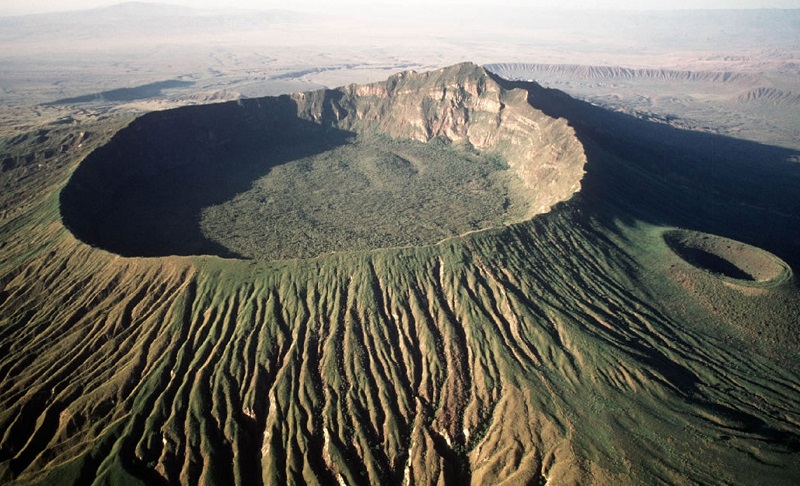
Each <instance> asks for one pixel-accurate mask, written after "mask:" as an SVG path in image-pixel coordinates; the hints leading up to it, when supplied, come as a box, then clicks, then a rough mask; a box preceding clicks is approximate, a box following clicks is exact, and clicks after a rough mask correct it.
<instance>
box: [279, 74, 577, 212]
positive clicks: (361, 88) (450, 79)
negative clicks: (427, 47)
mask: <svg viewBox="0 0 800 486" xmlns="http://www.w3.org/2000/svg"><path fill="white" fill-rule="evenodd" d="M527 97H528V93H527V92H526V91H524V90H521V89H513V90H506V89H503V88H502V87H501V86H500V85H499V84H498V83H497V82H496V81H495V80H494V79H493V78H492V77H491V76H490V75H489V74H488V73H487V72H486V71H485V70H484V69H483V68H482V67H480V66H476V65H474V64H471V63H465V64H458V65H456V66H452V67H449V68H445V69H440V70H438V71H433V72H428V73H422V74H420V73H415V72H413V71H410V72H403V73H399V74H396V75H394V76H392V77H391V78H389V79H388V80H387V81H385V82H380V83H373V84H366V85H350V86H346V87H343V88H339V89H336V90H326V91H315V92H311V93H298V94H295V95H292V99H294V100H295V101H296V102H297V105H298V116H300V117H301V118H304V119H307V120H312V121H314V122H316V123H321V124H328V125H331V126H335V127H338V128H340V129H344V130H352V131H355V132H360V133H375V132H377V133H383V134H386V135H389V136H390V137H394V138H407V139H412V140H418V141H422V142H427V141H429V140H431V139H434V138H439V139H444V140H446V141H449V142H452V143H454V144H468V145H469V146H471V147H473V148H475V149H477V150H480V151H487V152H493V153H497V154H499V155H501V156H502V157H503V158H504V159H505V160H506V161H507V162H508V164H509V166H510V167H511V168H512V169H514V170H515V171H516V173H517V175H518V176H519V178H520V179H521V180H522V181H523V182H524V184H525V185H526V186H527V187H528V188H531V189H534V191H533V194H534V198H535V200H534V201H533V202H532V204H531V216H532V215H534V214H539V213H542V212H546V211H547V210H549V208H550V206H552V205H553V204H555V203H557V202H559V201H563V200H565V199H568V198H569V197H570V196H571V195H572V194H574V193H575V192H577V191H578V190H580V181H581V178H582V177H583V166H584V164H585V163H586V156H585V154H584V151H583V146H582V145H581V143H580V142H579V141H578V139H577V138H576V137H575V132H574V131H573V130H572V128H571V127H569V126H568V124H567V122H566V120H564V119H554V118H551V117H549V116H547V115H545V114H544V113H542V112H541V111H538V110H536V109H535V108H533V107H532V106H531V105H530V104H529V103H528V98H527Z"/></svg>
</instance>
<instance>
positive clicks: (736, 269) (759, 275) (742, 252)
mask: <svg viewBox="0 0 800 486" xmlns="http://www.w3.org/2000/svg"><path fill="white" fill-rule="evenodd" d="M664 241H665V242H666V243H667V245H668V246H669V247H670V248H671V249H672V251H674V252H675V253H676V254H677V255H678V256H680V257H681V258H683V259H684V260H685V261H687V262H688V263H689V264H691V265H693V266H695V267H697V268H699V269H701V270H704V271H706V272H709V273H711V274H714V275H717V276H719V277H722V278H726V279H732V280H736V281H739V282H740V283H748V282H749V283H759V284H765V283H779V282H783V281H785V280H786V279H787V278H788V277H789V275H790V272H791V271H790V269H789V266H788V265H787V264H786V263H785V262H783V261H782V260H781V259H780V258H778V257H776V256H775V255H773V254H771V253H769V252H767V251H765V250H762V249H760V248H757V247H754V246H751V245H748V244H745V243H742V242H740V241H735V240H731V239H729V238H724V237H722V236H717V235H712V234H707V233H702V232H697V231H688V230H671V231H667V232H666V233H664Z"/></svg>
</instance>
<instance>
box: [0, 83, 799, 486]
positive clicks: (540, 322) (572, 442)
mask: <svg viewBox="0 0 800 486" xmlns="http://www.w3.org/2000/svg"><path fill="white" fill-rule="evenodd" d="M494 82H496V83H498V84H502V83H503V81H502V80H494ZM515 87H517V88H519V89H524V90H525V93H526V97H527V99H528V101H529V102H530V103H531V104H532V105H533V106H536V107H537V109H539V110H542V111H543V112H545V113H549V114H551V115H559V116H563V117H565V120H568V121H569V123H570V124H571V125H572V126H573V127H574V129H575V133H576V134H577V136H578V138H579V139H580V141H581V143H582V145H583V146H584V147H585V148H586V155H587V160H588V162H587V165H586V176H585V178H584V179H583V180H582V182H581V185H582V187H583V189H582V191H581V193H579V194H577V195H575V196H574V197H572V198H571V199H570V200H569V201H567V202H562V203H558V204H556V205H555V206H554V207H553V209H552V211H550V212H548V213H546V214H541V215H538V216H536V217H534V218H533V219H531V220H530V221H527V222H522V223H519V224H515V225H511V226H509V227H503V228H496V229H490V230H486V231H483V232H479V233H473V234H470V235H466V236H464V237H461V238H455V239H451V240H448V241H445V242H443V243H441V244H438V245H427V246H418V247H412V248H397V249H377V250H371V251H361V252H342V253H338V254H335V255H328V256H324V257H320V258H314V259H303V260H283V261H273V262H267V261H243V260H235V259H224V258H219V257H217V256H186V257H176V256H170V257H159V258H133V257H121V256H118V255H116V254H114V253H110V252H107V251H104V250H102V249H98V248H94V247H91V246H89V245H87V244H85V243H83V242H81V241H80V240H78V239H77V238H76V237H75V236H73V234H72V233H71V232H70V231H68V230H67V229H66V228H65V227H64V226H63V225H62V223H61V221H60V217H59V202H60V198H59V194H58V191H57V189H58V188H59V187H62V186H63V185H64V184H66V179H67V177H68V176H69V170H68V169H67V168H62V169H60V170H58V171H56V172H55V176H54V178H55V179H54V180H59V181H60V182H59V183H58V184H57V185H54V186H49V185H44V184H42V185H38V186H33V185H28V186H25V187H27V188H28V191H29V193H30V194H32V196H31V199H32V200H33V201H35V204H33V205H31V206H30V208H29V209H28V210H26V211H25V212H24V213H23V214H19V215H16V216H14V217H13V218H8V219H5V220H3V223H2V226H0V235H2V238H1V239H0V241H2V245H0V403H2V405H1V406H0V461H2V478H3V480H4V481H8V482H16V483H20V484H31V483H37V484H47V483H58V484H63V483H74V484H88V483H92V482H94V481H97V482H98V483H104V482H105V483H133V484H135V483H141V482H145V483H151V484H160V483H186V484H196V483H223V484H226V483H229V482H231V478H233V480H235V481H237V482H240V483H248V484H284V483H312V484H318V483H334V482H337V481H338V482H340V483H341V482H344V483H347V484H367V483H372V484H376V483H377V484H403V483H405V484H429V483H438V482H446V483H448V484H466V483H469V482H472V483H476V484H498V483H503V482H506V483H507V484H519V483H534V484H536V483H539V484H542V483H545V482H546V483H549V484H573V483H578V482H580V483H587V482H588V483H600V484H603V483H605V484H626V483H633V484H653V483H656V482H668V483H681V484H694V483H698V482H699V483H710V484H714V483H718V484H721V483H734V482H736V483H739V482H740V483H745V484H748V483H759V482H763V480H764V478H769V481H770V482H771V483H772V484H796V483H797V481H798V479H800V468H798V463H797V461H796V458H797V456H798V453H800V411H799V410H798V408H797V403H798V401H800V365H798V360H797V351H798V350H800V340H798V329H797V327H796V323H797V322H800V292H798V289H797V284H796V281H795V279H794V277H793V276H792V275H788V276H787V279H785V280H783V281H781V282H778V283H776V284H774V285H771V286H762V287H757V286H756V287H754V286H753V285H752V284H750V283H742V282H738V281H736V280H732V279H727V278H720V277H719V276H717V275H715V274H713V273H711V272H708V271H707V270H706V269H702V268H698V267H697V266H695V265H693V262H690V261H687V260H685V259H683V258H682V257H681V256H680V255H679V254H677V253H675V252H674V251H673V249H672V248H671V247H670V245H669V244H668V242H667V241H665V234H669V232H670V231H672V228H673V227H676V226H679V227H683V228H691V229H693V230H697V231H704V232H712V233H715V234H719V235H721V236H724V237H728V238H735V239H736V240H741V241H744V242H746V243H748V244H750V245H755V246H758V247H761V248H764V249H766V250H769V251H770V252H772V253H774V255H775V258H780V259H782V260H783V261H785V262H787V263H788V265H789V266H790V267H791V269H792V270H795V271H796V270H797V268H799V267H798V260H800V257H799V256H798V255H800V252H798V251H797V250H798V249H797V245H798V244H800V238H798V231H800V229H798V228H800V225H796V224H795V225H792V224H787V221H788V222H792V221H796V219H797V215H798V214H800V213H798V212H796V211H794V209H793V208H796V207H797V206H795V205H796V204H797V203H798V201H797V197H798V196H797V195H796V193H795V192H791V191H789V190H788V189H786V188H790V187H792V185H793V184H795V183H796V182H797V181H798V179H800V173H799V171H798V169H797V167H796V166H790V165H784V164H783V162H782V160H783V159H785V158H786V157H788V156H791V155H793V154H791V153H789V152H788V151H782V150H778V149H773V148H770V147H765V146H760V145H757V144H752V143H745V142H740V141H735V140H729V139H724V138H721V137H713V136H708V135H697V134H692V133H686V132H680V131H677V130H675V131H669V132H663V130H664V127H662V126H654V125H652V124H648V123H645V122H642V121H640V120H634V119H629V118H627V117H624V116H621V115H617V114H607V113H605V112H603V111H602V110H598V109H596V108H595V107H591V106H589V105H585V104H582V103H579V102H576V101H574V100H571V99H569V98H568V97H565V96H564V95H562V94H560V93H558V92H555V91H550V90H542V89H541V88H539V87H538V86H536V85H533V84H524V85H523V84H519V85H515ZM353 89H355V88H353ZM559 123H564V120H562V121H560V122H559ZM309 129H313V127H310V128H309ZM698 137H699V138H698ZM111 146H113V142H112V145H111ZM104 150H108V149H104ZM74 156H75V157H79V156H80V154H79V153H75V154H74ZM751 157H756V160H758V164H752V165H748V164H747V163H745V161H746V160H749V159H750V158H751ZM714 158H718V160H720V162H719V164H723V161H724V164H730V165H726V167H728V168H731V169H736V171H735V173H727V172H723V171H720V170H718V169H719V167H720V165H716V166H712V167H710V168H709V167H708V165H707V164H712V163H716V162H715V161H714V160H712V159H714ZM87 162H88V161H87ZM509 165H511V164H510V163H509ZM120 170H124V169H120ZM775 174H780V177H781V180H780V181H778V182H775V181H774V178H775ZM56 176H58V177H56ZM740 179H742V180H746V181H748V182H749V184H748V186H746V187H745V186H742V185H741V184H739V183H738V182H737V181H739V180H740ZM769 181H773V185H772V186H770V187H771V188H772V190H771V191H770V192H764V191H763V190H762V187H760V186H759V184H760V183H762V182H763V183H764V184H766V183H767V182H769ZM62 207H63V206H62ZM709 215H713V217H710V216H709ZM764 228H773V229H774V230H775V231H776V232H777V233H775V232H773V233H769V232H765V231H764ZM773 235H774V236H773ZM667 239H669V238H667ZM770 258H771V257H770Z"/></svg>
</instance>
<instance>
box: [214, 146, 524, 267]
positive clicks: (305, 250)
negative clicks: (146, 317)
mask: <svg viewBox="0 0 800 486" xmlns="http://www.w3.org/2000/svg"><path fill="white" fill-rule="evenodd" d="M527 206H528V201H527V199H526V189H525V188H524V187H523V185H522V181H521V180H520V179H519V178H518V177H517V176H516V175H515V174H514V173H513V172H511V171H510V170H509V168H508V166H507V165H506V164H505V163H504V162H503V161H502V160H501V159H500V158H499V157H496V156H494V157H492V156H486V155H481V154H478V153H476V152H475V151H469V150H467V149H464V148H461V149H459V148H455V147H452V146H449V145H446V144H445V143H443V142H440V143H437V142H435V141H432V142H428V143H422V142H415V141H404V140H391V139H388V138H386V137H369V138H367V137H359V138H358V139H357V140H356V141H353V142H349V143H347V144H345V145H342V146H340V147H337V148H334V149H332V150H329V151H326V152H323V153H321V154H317V155H313V156H310V157H305V158H302V159H299V160H293V161H292V162H289V163H287V164H283V165H280V166H277V167H275V168H273V169H272V170H271V171H270V172H269V174H267V175H266V176H264V177H262V178H260V179H258V180H257V181H255V182H254V183H253V185H252V188H251V189H249V190H248V191H246V192H243V193H241V194H237V195H236V196H235V197H234V198H233V199H231V200H229V201H226V202H224V203H222V204H219V205H216V206H212V207H209V208H206V209H204V210H203V212H202V216H201V223H200V224H201V228H202V231H203V233H204V234H205V235H206V237H207V238H208V239H210V240H212V241H215V242H217V243H219V244H220V245H222V246H223V247H225V248H227V249H229V250H231V251H232V252H234V253H236V254H238V255H242V256H245V257H249V258H256V259H261V260H269V259H281V258H296V257H313V256H318V255H321V254H324V253H329V252H331V251H352V250H369V249H375V248H387V247H397V246H411V245H414V246H418V245H426V244H434V243H437V242H439V241H441V240H442V239H445V238H448V237H452V236H456V235H459V234H462V233H466V232H468V231H474V230H479V229H484V228H490V227H496V226H502V225H503V224H506V223H512V222H519V221H522V220H523V218H525V217H526V215H527V213H528V211H529V208H528V207H527Z"/></svg>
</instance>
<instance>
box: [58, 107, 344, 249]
mask: <svg viewBox="0 0 800 486" xmlns="http://www.w3.org/2000/svg"><path fill="white" fill-rule="evenodd" d="M351 136H352V134H351V133H350V132H346V131H342V130H338V129H334V128H330V127H323V126H321V125H317V124H315V123H312V122H309V121H305V120H302V119H299V118H297V107H296V105H295V102H294V101H292V100H291V99H290V98H289V97H287V96H281V97H277V98H265V99H261V100H242V101H239V102H231V103H221V104H216V105H210V106H202V107H200V106H198V107H185V108H180V109H176V110H169V111H164V112H154V113H149V114H147V115H144V116H142V117H140V118H138V119H136V120H135V121H133V122H132V123H131V124H130V125H129V126H128V127H126V128H125V129H123V130H121V131H120V132H119V133H118V134H116V135H115V136H114V138H113V139H112V140H111V141H110V142H109V143H108V144H107V145H105V146H103V147H101V148H100V149H98V150H97V151H95V152H93V153H92V154H91V155H90V156H89V157H88V158H87V159H86V160H84V161H83V162H82V163H81V165H80V166H79V167H78V169H77V170H76V171H75V173H74V174H73V176H72V178H71V179H70V181H69V183H68V184H67V186H66V187H65V188H64V189H63V191H62V193H61V213H62V218H63V221H64V224H65V225H66V226H67V227H68V228H69V229H70V230H71V231H72V232H73V234H75V236H77V237H78V238H79V239H81V240H82V241H84V242H86V243H89V244H91V245H93V246H97V247H100V248H103V249H105V250H108V251H111V252H113V253H117V254H120V255H123V256H167V255H201V254H206V255H217V256H221V257H228V258H240V257H241V256H240V255H236V254H235V253H233V252H231V251H230V250H228V249H226V248H224V247H222V246H221V245H219V244H217V243H215V242H213V241H210V240H208V239H207V238H206V237H205V236H204V235H203V233H202V231H201V229H200V216H201V211H202V210H203V209H204V208H207V207H209V206H213V205H216V204H220V203H222V202H225V201H227V200H229V199H231V198H232V197H234V196H235V195H237V194H240V193H242V192H244V191H246V190H248V189H249V188H250V187H251V185H252V184H253V182H254V181H255V180H257V179H258V178H260V177H263V176H264V175H266V174H267V173H268V172H269V171H270V169H271V168H272V167H275V166H277V165H280V164H283V163H286V162H290V161H292V160H296V159H299V158H302V157H307V156H309V155H313V154H316V153H320V152H324V151H326V150H330V149H332V148H334V147H336V146H339V145H343V144H345V143H347V141H348V140H349V139H350V138H351Z"/></svg>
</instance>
